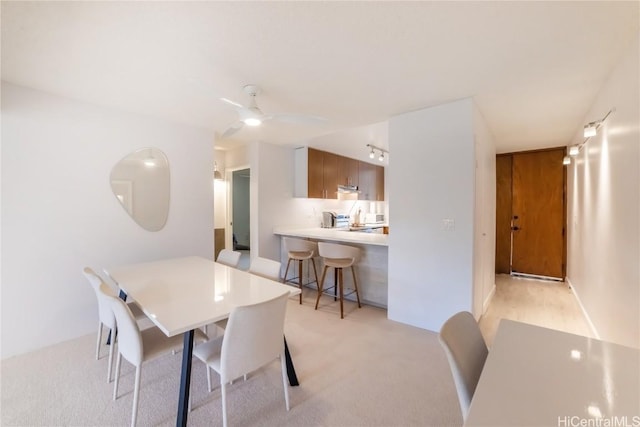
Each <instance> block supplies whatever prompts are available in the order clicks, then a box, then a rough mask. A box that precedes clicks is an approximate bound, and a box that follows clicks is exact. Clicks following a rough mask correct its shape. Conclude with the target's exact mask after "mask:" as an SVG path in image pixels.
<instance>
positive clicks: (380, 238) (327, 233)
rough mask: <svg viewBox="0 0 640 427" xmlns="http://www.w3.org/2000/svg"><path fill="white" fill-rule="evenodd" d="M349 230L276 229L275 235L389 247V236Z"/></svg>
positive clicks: (274, 230)
mask: <svg viewBox="0 0 640 427" xmlns="http://www.w3.org/2000/svg"><path fill="white" fill-rule="evenodd" d="M348 230H349V229H348V228H345V229H340V228H320V227H315V228H313V227H312V228H302V227H276V228H274V229H273V234H277V235H280V236H290V237H304V238H308V239H318V240H330V241H336V242H345V243H359V244H362V245H376V246H389V243H388V240H389V235H388V234H380V233H366V232H359V231H348Z"/></svg>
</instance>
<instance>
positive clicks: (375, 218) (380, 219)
mask: <svg viewBox="0 0 640 427" xmlns="http://www.w3.org/2000/svg"><path fill="white" fill-rule="evenodd" d="M364 223H365V224H383V223H384V214H377V213H368V214H365V215H364Z"/></svg>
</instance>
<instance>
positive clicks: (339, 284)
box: [315, 265, 362, 319]
mask: <svg viewBox="0 0 640 427" xmlns="http://www.w3.org/2000/svg"><path fill="white" fill-rule="evenodd" d="M329 267H330V266H328V265H325V266H324V269H323V270H322V278H321V279H320V287H319V289H318V296H317V298H316V308H315V309H316V310H317V309H318V304H319V303H320V297H321V296H322V291H323V290H324V280H325V278H326V277H327V270H328V269H329ZM351 274H352V276H353V286H354V288H355V293H356V300H357V301H358V308H362V305H361V304H360V293H359V292H358V281H357V280H356V272H355V270H354V269H353V266H351ZM334 277H335V283H334V291H335V292H337V293H339V297H340V318H341V319H344V277H343V273H342V267H335V274H334ZM334 298H337V296H336V297H334Z"/></svg>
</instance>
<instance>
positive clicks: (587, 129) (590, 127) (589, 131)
mask: <svg viewBox="0 0 640 427" xmlns="http://www.w3.org/2000/svg"><path fill="white" fill-rule="evenodd" d="M614 111H616V109H615V108H612V109H611V110H609V112H608V113H607V115H606V116H604V117H603V118H602V119H601V120H596V121H594V122H591V123H588V124H586V125H584V133H583V135H584V137H585V138H591V137H592V136H596V134H597V133H598V129H600V126H602V124H603V123H604V121H605V120H607V117H609V114H611V113H613V112H614ZM585 142H586V141H585Z"/></svg>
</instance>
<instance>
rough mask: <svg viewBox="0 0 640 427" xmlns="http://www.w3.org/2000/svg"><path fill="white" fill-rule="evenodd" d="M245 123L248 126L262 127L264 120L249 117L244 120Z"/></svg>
mask: <svg viewBox="0 0 640 427" xmlns="http://www.w3.org/2000/svg"><path fill="white" fill-rule="evenodd" d="M243 122H244V124H245V125H247V126H260V125H261V124H262V120H260V119H258V118H256V117H249V118H248V119H244V120H243Z"/></svg>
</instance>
